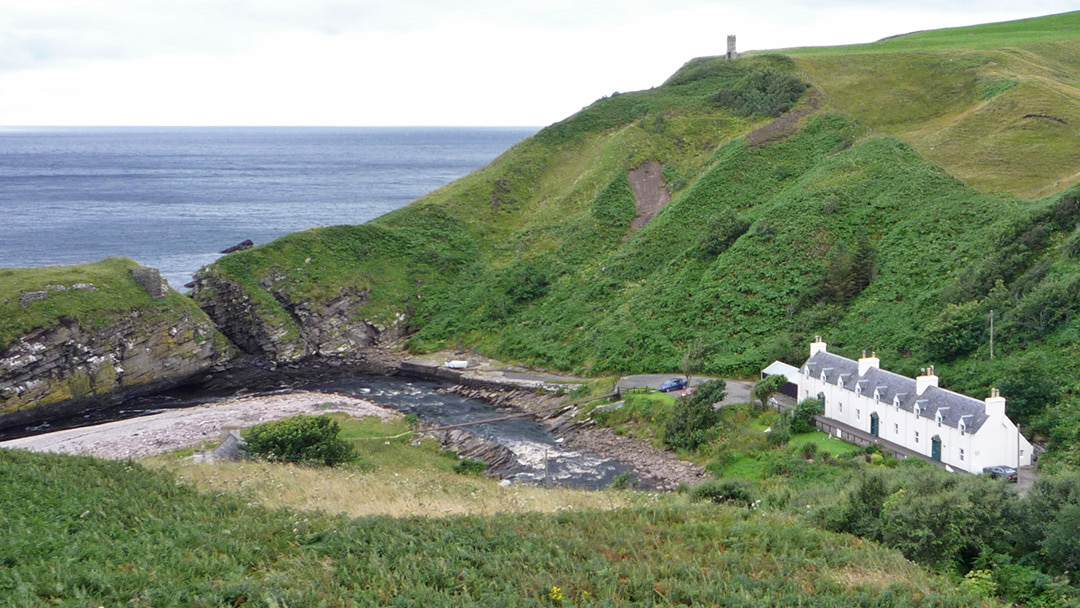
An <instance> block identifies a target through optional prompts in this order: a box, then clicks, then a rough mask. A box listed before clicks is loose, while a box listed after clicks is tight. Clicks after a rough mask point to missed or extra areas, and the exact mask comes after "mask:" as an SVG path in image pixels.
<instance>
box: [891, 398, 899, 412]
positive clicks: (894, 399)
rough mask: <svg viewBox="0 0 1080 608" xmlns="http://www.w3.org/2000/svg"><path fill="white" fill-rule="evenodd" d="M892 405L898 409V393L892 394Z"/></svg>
mask: <svg viewBox="0 0 1080 608" xmlns="http://www.w3.org/2000/svg"><path fill="white" fill-rule="evenodd" d="M892 405H893V407H895V408H896V409H897V411H899V410H900V395H894V396H893V398H892Z"/></svg>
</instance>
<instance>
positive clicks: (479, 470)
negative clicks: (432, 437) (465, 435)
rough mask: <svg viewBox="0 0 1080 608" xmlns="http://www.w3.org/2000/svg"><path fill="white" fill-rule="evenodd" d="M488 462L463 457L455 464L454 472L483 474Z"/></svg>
mask: <svg viewBox="0 0 1080 608" xmlns="http://www.w3.org/2000/svg"><path fill="white" fill-rule="evenodd" d="M487 467H488V465H487V463H486V462H484V461H483V460H473V459H472V458H462V459H461V460H459V461H457V463H456V464H455V465H454V472H455V473H460V474H461V475H483V474H484V471H486V470H487Z"/></svg>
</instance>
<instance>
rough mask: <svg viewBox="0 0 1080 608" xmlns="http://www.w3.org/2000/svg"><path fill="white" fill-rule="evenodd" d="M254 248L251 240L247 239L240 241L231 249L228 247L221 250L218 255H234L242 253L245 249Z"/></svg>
mask: <svg viewBox="0 0 1080 608" xmlns="http://www.w3.org/2000/svg"><path fill="white" fill-rule="evenodd" d="M254 246H255V243H252V242H251V239H247V240H244V241H240V242H239V243H237V244H235V245H233V246H232V247H229V248H228V249H222V250H221V251H219V252H218V253H222V254H227V253H235V252H237V251H243V250H245V249H251V248H252V247H254Z"/></svg>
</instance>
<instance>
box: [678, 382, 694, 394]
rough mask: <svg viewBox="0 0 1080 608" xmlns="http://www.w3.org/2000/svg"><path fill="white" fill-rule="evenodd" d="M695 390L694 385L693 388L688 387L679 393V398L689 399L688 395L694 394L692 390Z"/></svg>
mask: <svg viewBox="0 0 1080 608" xmlns="http://www.w3.org/2000/svg"><path fill="white" fill-rule="evenodd" d="M695 388H697V385H696V384H695V385H694V386H688V387H686V388H684V389H683V390H681V391H679V396H680V397H689V396H690V395H693V394H694V389H695Z"/></svg>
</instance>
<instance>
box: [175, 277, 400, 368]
mask: <svg viewBox="0 0 1080 608" xmlns="http://www.w3.org/2000/svg"><path fill="white" fill-rule="evenodd" d="M295 283H296V281H295V280H293V279H290V278H289V277H288V276H287V275H286V274H284V273H281V272H276V271H274V272H270V273H269V274H268V275H267V276H266V277H265V278H263V279H262V280H260V281H259V288H260V290H259V291H258V292H257V293H256V292H253V290H251V289H245V288H244V287H243V286H242V285H241V284H240V283H238V282H237V281H235V280H233V279H230V278H228V277H227V276H224V275H222V274H220V273H217V272H214V271H213V270H203V271H201V272H200V273H199V274H197V275H196V276H195V281H194V283H193V284H192V296H193V297H194V298H195V301H196V302H198V304H199V306H201V307H202V309H203V310H204V311H205V312H206V313H207V314H208V315H209V316H210V318H211V319H213V321H214V323H215V324H216V325H217V327H218V329H220V330H221V332H222V333H223V334H224V335H225V336H227V337H228V338H229V340H231V341H232V342H233V344H235V345H236V346H238V347H239V348H240V349H241V350H243V351H244V352H245V353H248V354H250V355H254V356H257V357H261V358H264V359H266V360H268V361H270V362H272V363H291V362H296V361H301V360H304V359H307V358H310V357H320V356H330V357H336V356H345V357H349V356H353V355H357V354H359V353H360V352H361V351H363V350H364V349H367V348H370V347H373V346H380V345H384V344H386V343H388V342H392V341H394V340H397V339H399V338H400V337H402V336H403V335H404V321H405V317H404V316H403V315H400V316H398V318H397V323H393V324H390V325H389V326H385V325H379V324H376V323H373V322H371V321H368V320H366V319H364V318H363V317H361V316H360V314H361V313H360V311H361V308H362V307H363V305H364V304H365V303H366V302H367V300H368V294H367V292H365V291H363V290H361V289H358V288H356V287H349V286H345V287H341V288H340V289H339V290H338V291H337V292H336V293H335V294H332V295H330V296H329V297H327V298H305V297H300V296H297V294H295V293H294V291H293V290H292V289H291V288H293V287H294V286H295ZM259 295H262V296H267V295H268V296H270V297H271V298H272V299H273V302H272V303H270V305H266V303H263V302H260V301H259V299H258V296H259Z"/></svg>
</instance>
